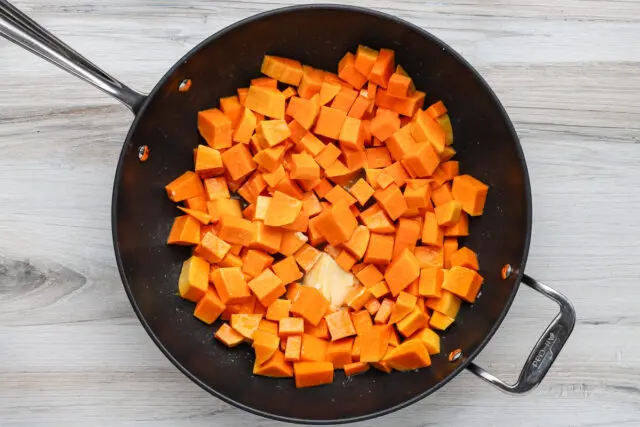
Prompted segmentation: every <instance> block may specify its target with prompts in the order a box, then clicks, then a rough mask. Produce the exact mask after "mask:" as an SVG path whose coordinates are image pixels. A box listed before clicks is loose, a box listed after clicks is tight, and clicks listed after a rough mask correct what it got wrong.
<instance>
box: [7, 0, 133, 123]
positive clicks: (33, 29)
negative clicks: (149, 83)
mask: <svg viewBox="0 0 640 427" xmlns="http://www.w3.org/2000/svg"><path fill="white" fill-rule="evenodd" d="M0 35H2V36H4V37H5V38H7V39H8V40H10V41H12V42H14V43H15V44H17V45H19V46H22V47H23V48H25V49H27V50H28V51H30V52H32V53H35V54H36V55H38V56H40V57H41V58H43V59H46V60H47V61H49V62H51V63H52V64H54V65H57V66H58V67H60V68H62V69H63V70H65V71H67V72H69V73H71V74H73V75H74V76H77V77H80V78H81V79H83V80H84V81H86V82H89V83H91V84H92V85H93V86H95V87H97V88H98V89H100V90H102V91H103V92H105V93H107V94H109V95H111V96H113V97H114V98H116V99H117V100H118V101H120V102H122V103H123V104H124V105H126V106H127V107H129V109H130V110H131V111H133V113H134V114H135V113H137V112H138V110H139V109H140V107H141V106H142V104H143V102H144V100H145V98H146V97H145V96H144V95H142V94H140V93H138V92H136V91H134V90H132V89H130V88H129V87H127V86H125V85H124V84H122V83H120V82H119V81H118V80H116V79H114V78H113V77H111V76H110V75H109V74H107V73H105V72H104V71H102V70H101V69H100V68H98V67H97V66H95V65H94V64H92V63H91V62H89V61H88V60H87V59H86V58H84V57H83V56H82V55H80V54H79V53H78V52H76V51H75V50H73V49H71V48H70V47H69V46H67V45H66V44H65V43H63V42H62V41H61V40H60V39H58V38H57V37H55V36H54V35H53V34H51V33H49V32H48V31H47V30H45V29H44V28H42V27H41V26H40V25H38V24H37V23H36V22H35V21H34V20H32V19H31V18H29V17H28V16H27V15H25V14H24V13H22V12H21V11H19V10H18V9H17V8H16V7H15V6H13V5H12V4H11V3H9V2H8V1H6V0H0Z"/></svg>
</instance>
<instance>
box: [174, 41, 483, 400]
mask: <svg viewBox="0 0 640 427" xmlns="http://www.w3.org/2000/svg"><path fill="white" fill-rule="evenodd" d="M262 73H263V74H265V75H266V77H262V78H258V79H255V80H252V81H251V85H250V86H249V87H248V88H241V89H238V93H237V95H234V96H230V97H227V98H222V99H220V106H219V108H211V109H209V110H204V111H200V112H199V114H198V130H199V132H200V134H201V135H202V138H203V139H204V142H206V144H207V145H204V144H203V145H199V146H198V147H197V148H196V149H195V152H194V156H195V157H194V158H195V167H194V170H193V171H187V172H185V173H184V174H183V175H181V176H180V177H178V178H176V179H175V180H174V181H173V182H171V183H169V184H168V185H167V187H166V191H167V195H168V196H169V199H171V200H172V201H173V202H176V203H179V202H182V203H183V205H184V206H180V207H179V208H180V210H181V211H182V212H183V213H184V215H181V216H178V217H176V218H175V221H174V223H173V227H172V228H171V232H170V234H169V238H168V243H169V244H174V245H189V246H193V247H194V249H193V255H192V256H191V258H189V259H188V260H186V261H185V262H184V265H183V267H182V272H181V274H180V279H179V284H178V289H179V292H180V295H181V296H182V298H185V299H187V300H189V301H193V302H194V303H196V306H195V310H194V315H195V316H196V317H197V318H198V319H200V320H201V321H203V322H204V323H206V324H212V323H214V322H216V321H217V320H218V319H221V320H222V322H221V324H220V326H218V327H217V331H216V332H215V338H216V339H217V340H219V341H220V342H222V343H223V344H225V345H227V346H229V347H234V346H237V345H239V344H241V343H248V344H250V345H251V346H252V347H253V349H254V351H255V365H254V368H253V373H254V374H256V375H264V376H270V377H295V384H296V387H310V386H317V385H321V384H327V383H331V382H332V381H333V374H334V370H335V369H342V370H344V372H345V374H346V375H356V374H360V373H363V372H366V371H367V370H368V369H369V368H370V367H374V368H375V369H379V370H382V371H384V372H391V371H392V370H394V369H395V370H399V371H406V370H412V369H416V368H422V367H427V366H429V365H430V364H431V360H430V356H431V355H434V354H438V353H439V351H440V337H439V335H438V333H437V332H436V331H442V330H445V329H447V328H448V327H449V326H450V325H451V324H452V323H453V322H454V320H455V317H456V315H457V313H458V310H459V308H460V305H461V302H462V301H465V302H468V303H473V302H474V301H475V299H476V297H477V295H478V291H479V289H480V286H481V285H482V283H483V278H482V276H481V275H480V274H479V273H478V270H479V264H478V258H477V256H476V254H475V253H474V252H473V251H472V250H471V249H469V248H467V247H464V246H462V247H459V242H458V239H459V238H461V237H464V236H467V235H468V234H469V221H470V218H469V217H475V216H479V215H481V214H482V213H483V209H484V204H485V199H486V197H487V190H488V187H487V185H485V184H483V183H482V182H480V181H479V180H477V179H475V178H474V177H472V176H469V175H460V173H459V164H458V162H457V161H455V160H452V158H453V156H454V155H455V150H454V149H453V147H452V144H453V131H452V127H451V122H450V120H449V116H448V115H447V109H446V107H445V105H444V104H443V103H442V102H440V101H438V102H435V103H434V104H433V105H431V106H429V107H428V108H426V109H423V107H424V103H425V93H424V92H420V91H418V90H416V88H415V86H414V83H413V81H412V79H411V77H410V76H409V75H408V74H407V73H406V72H405V71H404V69H403V68H402V67H401V66H399V65H398V66H396V64H395V55H394V52H393V51H392V50H389V49H381V50H380V51H377V50H374V49H370V48H368V47H365V46H359V47H358V49H357V52H356V54H353V53H347V54H346V55H345V56H344V58H343V59H342V60H341V61H340V63H339V64H338V73H337V74H334V73H331V72H328V71H323V70H318V69H314V68H312V67H310V66H306V65H302V64H301V63H300V62H298V61H296V60H292V59H286V58H280V57H275V56H265V58H264V62H263V64H262ZM321 251H324V252H326V253H328V254H330V255H331V256H332V257H334V259H335V261H336V262H337V263H338V264H339V265H340V266H341V267H342V268H343V269H344V270H346V271H350V272H352V273H353V274H354V275H355V277H356V278H357V281H358V285H357V286H356V287H355V288H354V289H353V290H352V291H351V292H350V293H349V294H348V295H347V298H346V306H344V307H340V308H338V309H337V310H332V309H330V303H329V301H328V300H327V298H325V296H324V295H323V294H322V293H321V292H320V291H318V290H317V289H315V288H313V287H308V286H303V285H301V284H300V282H301V279H302V278H303V276H304V274H305V273H306V272H308V271H309V270H310V269H311V268H312V267H313V265H314V263H315V262H316V261H317V260H318V258H319V257H320V255H321Z"/></svg>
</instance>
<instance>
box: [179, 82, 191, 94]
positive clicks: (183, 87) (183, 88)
mask: <svg viewBox="0 0 640 427" xmlns="http://www.w3.org/2000/svg"><path fill="white" fill-rule="evenodd" d="M189 89H191V79H184V80H183V81H181V82H180V84H179V85H178V92H189Z"/></svg>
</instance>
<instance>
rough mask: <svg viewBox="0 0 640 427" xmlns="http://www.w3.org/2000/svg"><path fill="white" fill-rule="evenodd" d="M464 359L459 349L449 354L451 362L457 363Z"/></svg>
mask: <svg viewBox="0 0 640 427" xmlns="http://www.w3.org/2000/svg"><path fill="white" fill-rule="evenodd" d="M461 357H462V350H461V349H459V348H457V349H455V350H453V351H452V352H451V353H449V362H455V361H456V360H458V359H460V358H461Z"/></svg>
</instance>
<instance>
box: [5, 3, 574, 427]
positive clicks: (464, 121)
mask: <svg viewBox="0 0 640 427" xmlns="http://www.w3.org/2000/svg"><path fill="white" fill-rule="evenodd" d="M0 34H2V35H3V36H4V37H6V38H8V39H9V40H11V41H13V42H15V43H17V44H18V45H21V46H22V47H24V48H26V49H28V50H30V51H31V52H33V53H35V54H37V55H39V56H41V57H42V58H44V59H46V60H48V61H50V62H52V63H54V64H55V65H58V66H59V67H61V68H63V69H65V70H67V71H68V72H70V73H72V74H74V75H76V76H78V77H80V78H82V79H84V80H86V81H88V82H89V83H91V84H93V85H94V86H96V87H98V88H99V89H101V90H103V91H104V92H106V93H108V94H110V95H112V96H113V97H115V98H116V99H118V100H119V101H121V102H122V103H124V104H125V105H126V106H127V107H129V108H130V109H131V111H132V112H133V113H134V115H135V118H134V121H133V124H132V125H131V129H130V130H129V133H128V135H127V138H126V140H125V143H124V146H123V148H122V152H121V155H120V159H119V162H118V167H117V170H116V174H115V182H114V186H113V201H112V229H113V244H114V249H115V254H116V259H117V263H118V269H119V271H120V275H121V278H122V282H123V284H124V289H125V291H126V293H127V295H128V297H129V300H130V301H131V305H132V306H133V309H134V311H135V313H136V315H137V316H138V318H139V319H140V322H141V323H142V325H143V326H144V328H145V329H146V331H147V332H148V334H149V335H150V336H151V338H152V339H153V341H154V342H155V343H156V345H157V346H158V347H159V348H160V350H162V352H163V353H164V354H165V356H166V357H167V358H168V359H169V360H171V362H172V363H173V364H174V365H176V367H178V369H180V370H181V371H182V372H183V373H184V374H185V375H187V376H188V377H189V378H191V379H192V380H193V381H194V382H195V383H197V384H198V385H199V386H201V387H202V388H204V389H205V390H207V391H209V392H210V393H211V394H213V395H214V396H217V397H219V398H220V399H223V400H224V401H226V402H229V403H231V404H233V405H236V406H238V407H240V408H242V409H245V410H247V411H250V412H253V413H256V414H259V415H263V416H266V417H271V418H275V419H278V420H282V421H289V422H301V423H316V424H334V423H344V422H351V421H360V420H364V419H368V418H372V417H375V416H379V415H383V414H386V413H389V412H391V411H394V410H397V409H400V408H402V407H404V406H407V405H409V404H411V403H414V402H416V401H418V400H419V399H422V398H424V397H425V396H427V395H429V394H431V393H433V392H434V391H436V390H437V389H438V388H440V387H441V386H443V385H444V384H446V383H447V382H448V381H449V380H451V378H453V377H454V376H455V375H457V374H458V373H460V372H461V371H462V370H463V369H465V368H466V369H469V370H470V371H471V372H473V373H474V374H476V375H477V376H479V377H480V378H482V379H484V380H486V381H487V382H489V383H491V384H493V385H494V386H496V387H498V388H499V389H501V390H503V391H505V392H508V393H512V394H520V393H524V392H527V391H529V390H531V389H533V388H534V387H535V386H537V385H538V384H539V383H540V381H541V380H542V379H543V377H544V376H545V374H546V373H547V371H548V370H549V368H550V367H551V365H552V363H553V361H554V360H555V358H556V357H557V356H558V352H559V351H560V350H561V349H562V347H563V346H564V344H565V343H566V341H567V339H568V337H569V335H570V334H571V331H572V329H573V326H574V323H575V311H574V309H573V306H572V305H571V303H570V302H569V301H568V300H567V299H566V298H565V297H564V296H563V295H561V294H560V293H558V292H556V291H555V290H553V289H551V288H549V287H548V286H546V285H544V284H542V283H540V282H538V281H536V280H534V279H533V278H531V277H529V276H526V275H524V268H525V262H526V259H527V253H528V250H529V241H530V237H531V191H530V186H529V176H528V173H527V167H526V163H525V159H524V156H523V152H522V148H521V146H520V142H519V140H518V137H517V135H516V133H515V130H514V128H513V126H512V124H511V121H510V120H509V118H508V116H507V114H506V112H505V111H504V109H503V107H502V105H501V104H500V102H499V101H498V99H497V98H496V96H495V94H494V93H493V91H492V90H491V89H490V88H489V86H488V85H487V84H486V82H485V81H484V80H483V79H482V78H481V77H480V75H479V74H478V73H477V72H476V71H475V70H474V69H473V68H472V67H471V65H469V64H468V63H467V62H466V61H465V60H464V59H463V58H462V57H461V56H460V55H458V54H457V53H456V52H454V51H453V50H452V49H451V48H450V47H449V46H447V45H446V44H444V43H443V42H441V41H440V40H438V39H437V38H435V37H434V36H432V35H431V34H429V33H427V32H426V31H424V30H422V29H420V28H418V27H416V26H414V25H412V24H410V23H407V22H405V21H402V20H400V19H398V18H395V17H392V16H389V15H385V14H383V13H379V12H375V11H372V10H368V9H363V8H356V7H345V6H334V5H314V6H310V5H307V6H296V7H289V8H284V9H279V10H275V11H272V12H267V13H263V14H260V15H257V16H254V17H251V18H248V19H245V20H244V21H241V22H238V23H236V24H234V25H232V26H230V27H228V28H225V29H224V30H222V31H220V32H218V33H217V34H215V35H213V36H211V37H210V38H208V39H207V40H205V41H204V42H202V43H201V44H199V45H198V46H196V47H195V48H194V49H192V50H191V51H190V52H189V53H187V54H186V55H185V56H184V57H183V58H182V59H180V60H179V61H178V62H177V63H176V64H175V65H174V66H173V67H172V68H171V69H170V70H169V71H168V72H167V73H166V74H165V76H164V77H163V78H162V79H161V80H160V81H159V82H158V84H157V85H156V86H155V88H154V89H153V90H152V91H151V93H150V94H149V95H147V96H144V95H141V94H139V93H137V92H135V91H133V90H132V89H130V88H128V87H127V86H125V85H123V84H122V83H120V82H118V81H117V80H116V79H114V78H113V77H111V76H109V75H108V74H107V73H105V72H104V71H102V70H101V69H99V68H98V67H96V66H95V65H93V64H91V63H90V62H89V61H88V60H86V59H85V58H83V57H82V56H81V55H79V54H78V53H77V52H75V51H73V50H71V49H70V48H69V47H68V46H66V45H65V44H64V43H63V42H61V41H60V40H59V39H57V38H56V37H54V36H53V35H51V34H50V33H48V32H47V31H45V30H44V29H43V28H41V27H40V26H38V25H37V24H36V23H35V22H33V21H32V20H31V19H30V18H28V17H27V16H26V15H24V14H23V13H21V12H20V11H18V10H17V9H16V8H14V7H13V6H12V5H10V4H9V3H8V2H7V1H5V0H0ZM359 43H362V44H365V45H369V46H372V47H377V48H381V47H388V48H392V49H394V50H395V51H396V56H397V60H398V63H400V64H402V65H403V66H404V67H405V68H406V70H407V71H408V73H409V74H410V75H411V76H412V77H413V79H414V81H415V83H416V85H417V86H418V87H420V88H426V90H427V92H428V97H427V102H429V101H435V100H438V99H442V100H444V102H445V104H446V105H447V107H448V109H449V112H450V116H451V118H452V120H453V129H454V134H455V140H456V143H455V147H456V150H457V152H458V160H460V164H461V167H462V170H463V172H464V173H468V174H471V175H473V176H476V177H478V178H479V179H480V180H482V181H483V182H485V183H487V184H489V185H490V191H489V196H488V198H487V202H486V207H485V214H484V215H483V216H482V217H479V218H474V219H473V220H472V221H471V226H470V236H469V237H468V238H466V241H464V244H465V245H467V246H469V247H470V248H472V249H473V250H475V251H476V252H477V253H478V256H479V258H480V260H481V266H482V270H481V274H482V275H483V276H484V277H485V284H484V286H483V288H482V294H481V296H480V298H479V299H478V300H477V302H476V303H475V304H473V305H464V306H463V307H462V309H461V310H460V313H459V315H458V317H457V319H456V322H455V324H454V325H453V326H452V327H451V328H450V329H448V330H447V331H446V332H444V333H443V334H442V352H441V354H440V355H439V356H434V358H433V365H432V366H431V367H430V368H427V369H421V370H419V371H416V372H408V373H393V374H391V375H387V374H383V373H380V372H377V371H375V370H374V371H369V372H368V373H366V374H364V375H361V376H357V377H353V378H346V377H344V375H343V374H342V372H340V371H338V372H336V379H335V381H334V383H333V384H331V385H327V386H323V387H316V388H311V389H302V390H296V389H295V388H294V385H293V381H291V380H290V379H285V380H276V379H271V378H264V377H256V376H253V375H252V374H251V369H252V365H253V360H252V356H251V352H250V350H248V349H246V348H245V349H242V348H240V349H236V350H229V349H227V348H225V347H223V346H221V345H219V344H218V343H216V342H213V339H212V338H213V334H212V331H213V329H212V328H211V327H206V326H204V325H203V324H202V323H200V322H199V321H198V320H196V319H195V318H194V317H193V315H192V311H193V306H192V304H190V303H188V302H186V301H184V300H182V299H180V298H179V297H177V296H176V289H177V282H178V275H179V270H180V266H181V264H182V262H183V260H184V259H186V258H187V257H188V255H189V250H188V249H186V248H176V247H167V246H166V245H165V241H166V237H167V235H168V232H169V228H170V226H171V223H172V219H173V218H174V216H176V215H177V211H176V209H175V207H174V205H173V204H172V203H171V202H170V201H169V200H168V199H167V198H166V196H165V194H164V186H165V185H166V184H167V183H168V182H170V181H171V180H173V179H174V178H176V177H177V176H179V175H180V174H181V173H182V172H183V171H185V170H187V169H190V168H191V167H192V163H191V162H192V156H191V150H192V149H193V148H194V147H196V146H197V144H198V143H199V142H201V139H200V136H199V135H198V132H197V125H196V117H197V112H198V111H199V110H202V109H205V108H210V107H212V106H213V105H214V104H215V103H216V102H217V100H218V98H220V97H221V96H228V95H230V94H233V93H234V91H235V89H236V88H237V87H243V86H246V84H247V82H248V81H249V80H250V79H251V78H255V77H257V71H258V70H259V69H260V64H261V60H262V57H263V55H264V54H265V53H270V54H275V55H281V56H287V57H292V58H296V59H298V60H300V61H302V62H303V63H306V64H309V65H312V66H314V67H318V68H323V69H333V68H334V67H335V66H336V64H337V63H338V61H339V60H340V58H341V56H342V55H344V53H345V52H346V51H353V49H354V48H355V47H356V46H357V45H358V44H359ZM187 79H188V80H190V81H191V88H190V89H189V90H185V89H186V85H185V84H184V82H186V81H187ZM181 88H182V89H181ZM143 146H147V147H148V149H149V151H150V156H149V159H148V160H147V161H146V162H141V161H140V160H139V158H138V152H139V150H140V147H143ZM520 283H524V284H526V285H527V286H530V287H531V288H533V289H535V290H536V291H538V292H540V293H541V294H543V295H545V296H547V297H549V298H550V299H552V300H553V301H555V302H556V303H558V305H559V307H560V311H559V314H558V315H557V316H556V317H555V318H554V319H553V321H552V322H551V323H550V325H549V327H548V328H547V329H546V330H545V331H544V333H543V335H542V337H541V338H540V340H539V341H538V342H537V343H536V344H535V345H534V347H533V349H532V351H531V354H530V356H529V357H528V359H527V361H526V362H525V365H524V367H523V369H522V371H521V373H520V375H519V377H518V380H517V381H516V383H515V384H506V383H505V382H503V381H501V380H500V379H498V378H496V377H495V376H493V375H491V374H490V373H489V372H487V371H485V370H484V369H482V368H481V367H480V366H478V365H476V364H474V363H472V360H473V359H474V357H476V355H477V354H478V353H479V352H480V351H481V350H482V348H483V347H484V346H485V345H486V344H487V342H488V341H489V339H490V338H491V337H492V336H493V334H494V333H495V332H496V330H497V329H498V327H499V326H500V324H501V322H502V320H503V319H504V317H505V315H506V314H507V311H508V310H509V307H510V306H511V303H512V301H513V299H514V297H515V295H516V292H517V290H518V287H519V285H520ZM457 350H461V352H458V351H457ZM450 353H451V354H456V355H458V356H459V357H447V356H448V355H449V354H450ZM449 359H451V360H449Z"/></svg>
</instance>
